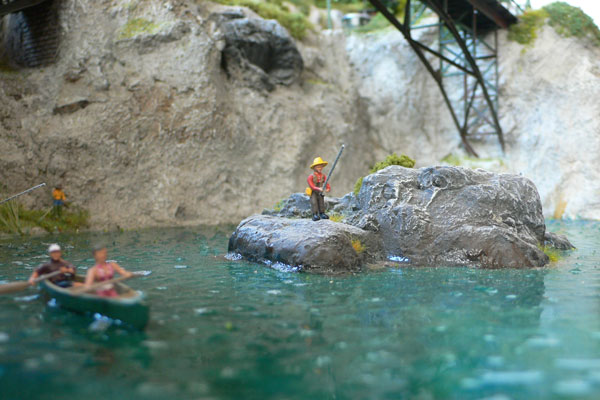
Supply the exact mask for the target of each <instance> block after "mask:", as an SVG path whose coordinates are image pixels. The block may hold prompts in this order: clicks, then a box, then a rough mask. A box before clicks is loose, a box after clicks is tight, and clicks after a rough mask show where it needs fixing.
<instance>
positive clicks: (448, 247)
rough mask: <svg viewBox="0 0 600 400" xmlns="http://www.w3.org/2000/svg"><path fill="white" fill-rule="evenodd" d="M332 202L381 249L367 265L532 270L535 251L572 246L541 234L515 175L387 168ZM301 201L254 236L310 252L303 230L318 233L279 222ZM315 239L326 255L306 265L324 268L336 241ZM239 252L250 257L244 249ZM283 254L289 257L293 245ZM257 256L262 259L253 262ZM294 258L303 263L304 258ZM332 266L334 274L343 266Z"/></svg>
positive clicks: (537, 261)
mask: <svg viewBox="0 0 600 400" xmlns="http://www.w3.org/2000/svg"><path fill="white" fill-rule="evenodd" d="M332 200H333V202H334V203H335V206H333V207H332V208H333V209H334V210H336V211H337V212H339V213H341V214H342V215H343V216H344V222H346V223H347V224H349V225H353V226H354V229H358V232H361V235H362V236H361V237H362V238H369V240H370V241H372V242H378V243H381V246H377V248H378V249H380V251H379V252H378V253H373V252H371V254H370V258H369V259H388V260H401V261H402V262H407V263H410V264H412V265H421V266H469V267H483V268H532V267H542V266H544V265H546V264H547V263H548V261H549V260H548V257H547V256H546V255H545V254H544V252H543V250H542V245H549V246H553V247H556V248H558V249H560V250H568V249H571V248H573V246H572V245H571V244H570V243H569V241H568V240H567V238H565V237H563V236H560V235H556V234H554V233H550V232H546V225H545V222H544V217H543V213H542V205H541V201H540V196H539V194H538V192H537V189H536V187H535V185H534V184H533V183H532V182H531V181H530V180H529V179H527V178H524V177H522V176H519V175H512V174H496V173H492V172H488V171H485V170H482V169H478V170H472V169H468V168H462V167H430V168H421V169H409V168H403V167H399V166H391V167H388V168H385V169H383V170H381V171H379V172H377V173H375V174H372V175H369V176H367V177H365V179H364V180H363V185H362V187H361V189H360V192H359V194H358V196H354V195H353V194H348V195H346V196H345V197H343V198H341V199H332ZM306 202H307V199H306V198H304V197H303V195H302V194H299V193H296V194H294V195H292V196H291V197H290V198H289V199H287V200H285V201H283V202H282V204H281V208H280V209H279V210H278V211H277V213H276V215H279V216H280V217H278V218H275V217H270V219H266V220H261V221H260V222H261V225H260V231H261V232H262V231H266V232H269V237H278V235H279V234H280V230H281V229H282V227H284V230H285V237H286V238H287V237H293V238H294V241H295V243H301V242H303V241H304V240H306V241H310V243H311V247H318V244H317V243H315V240H316V239H315V238H313V237H311V234H312V229H311V227H312V228H313V229H318V227H320V225H319V224H314V223H313V222H311V221H309V220H302V221H299V222H294V223H287V222H284V221H292V220H289V219H286V218H283V217H297V216H298V215H303V214H304V213H305V210H306V207H307V204H306ZM294 221H298V220H294ZM245 224H246V222H243V223H242V224H241V225H240V227H243V229H244V230H252V229H254V228H255V226H254V225H252V224H251V225H249V226H245ZM265 224H267V225H265ZM268 224H272V225H270V226H268ZM282 224H283V225H282ZM296 227H301V229H296ZM239 230H240V228H238V231H239ZM238 231H236V234H234V238H235V237H236V235H239V233H238ZM258 235H259V236H261V234H258ZM245 237H248V238H250V237H252V236H251V235H249V234H247V235H246V236H245ZM316 238H318V240H323V242H324V243H326V245H325V247H324V249H325V250H326V251H325V252H324V253H315V255H314V257H315V258H317V259H319V257H323V258H322V259H321V260H320V261H313V262H315V263H318V264H319V265H328V263H329V262H330V260H329V259H328V258H327V257H331V256H326V254H325V253H326V252H328V251H332V252H334V253H335V252H336V251H335V250H332V246H333V247H335V246H336V245H337V244H336V243H335V241H336V240H337V236H335V235H333V236H323V235H321V236H319V235H317V236H316ZM232 240H233V239H232ZM361 240H364V239H361ZM235 243H236V244H235V246H233V247H234V248H235V249H236V250H235V251H238V252H239V253H241V254H242V255H244V256H246V254H250V257H249V258H251V259H255V260H256V259H261V258H262V259H269V260H271V261H278V258H277V257H275V258H274V257H271V256H270V253H269V252H264V253H261V251H262V250H256V249H255V248H254V246H256V245H255V244H253V243H252V242H251V241H241V242H240V241H237V242H235ZM245 247H250V248H251V251H250V252H247V251H244V248H245ZM261 249H262V248H261ZM286 249H287V251H292V252H293V251H294V250H295V249H296V247H290V246H288V247H286ZM257 253H259V254H262V256H261V257H256V256H255V254H257ZM340 254H344V253H340ZM297 257H299V259H303V257H304V255H302V254H300V255H297ZM286 259H287V260H291V263H292V264H293V263H294V261H295V260H297V259H294V257H293V256H286ZM355 261H356V260H353V261H352V262H353V263H354V262H355ZM363 261H364V260H363ZM335 265H337V266H338V268H341V267H343V265H344V264H340V263H336V264H335ZM353 265H354V264H353Z"/></svg>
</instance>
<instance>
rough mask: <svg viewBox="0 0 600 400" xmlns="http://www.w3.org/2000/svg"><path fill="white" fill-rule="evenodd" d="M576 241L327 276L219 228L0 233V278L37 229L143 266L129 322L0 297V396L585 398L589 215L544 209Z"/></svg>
mask: <svg viewBox="0 0 600 400" xmlns="http://www.w3.org/2000/svg"><path fill="white" fill-rule="evenodd" d="M550 228H551V230H553V231H558V232H561V233H566V234H568V235H569V237H570V239H571V240H572V241H573V242H574V244H575V245H576V246H577V247H578V250H577V251H576V252H573V253H571V254H570V255H568V256H567V257H566V258H564V259H562V260H561V261H559V262H557V263H556V264H554V265H553V266H552V267H550V268H547V269H543V270H522V271H517V270H509V271H486V270H470V269H463V268H423V269H413V268H402V269H386V270H380V271H371V272H366V273H364V274H361V275H357V276H345V277H326V276H312V275H307V274H301V273H295V272H286V271H282V270H275V269H270V268H267V267H264V266H261V265H258V264H252V263H247V262H234V261H228V260H226V259H224V258H223V257H222V255H223V254H224V253H225V251H226V247H227V236H228V234H229V233H230V231H231V228H221V229H205V228H197V229H189V228H188V229H161V230H146V231H140V232H126V233H117V234H103V235H99V234H85V235H79V236H69V235H61V236H54V237H52V236H51V237H42V238H30V239H19V240H11V241H9V240H7V239H3V240H0V280H15V279H25V278H26V277H27V276H28V275H29V273H30V272H31V269H32V268H33V267H34V266H35V265H36V264H38V263H39V262H40V261H42V260H43V259H44V257H43V253H44V249H45V247H46V246H47V244H48V243H50V242H53V241H58V242H60V243H61V244H63V245H64V246H65V247H67V256H68V257H67V259H69V260H71V261H72V262H74V263H76V264H77V265H78V266H81V267H87V266H90V265H91V263H92V260H91V259H90V257H89V253H88V250H87V249H88V248H89V247H90V245H91V243H93V242H95V241H97V240H98V239H102V240H104V241H105V242H108V243H109V247H110V249H111V254H110V256H111V258H114V259H116V260H117V261H118V262H119V263H120V264H121V265H122V266H125V267H127V268H129V269H130V270H134V271H135V270H149V271H152V274H150V275H148V276H146V277H143V278H137V279H136V280H132V281H130V283H131V286H132V287H134V288H136V289H140V290H143V291H144V292H145V293H146V294H147V298H148V302H149V304H150V306H151V322H150V325H149V326H148V328H147V330H146V331H145V332H144V333H140V332H131V331H127V330H124V329H122V328H118V327H115V326H106V325H107V324H106V323H104V322H103V321H97V322H93V321H92V319H91V318H86V317H83V316H79V315H75V314H72V313H70V312H66V311H63V310H61V309H58V308H56V307H53V306H51V305H47V304H46V302H45V301H44V300H42V298H41V297H40V296H39V292H38V291H36V290H34V289H30V290H28V291H26V292H23V293H20V294H17V295H11V296H3V297H0V399H2V400H9V399H19V400H20V399H60V398H69V399H83V398H88V399H107V398H113V399H307V398H312V399H482V398H494V399H496V400H500V399H525V398H527V399H536V398H540V399H541V398H544V399H546V398H548V399H563V398H578V399H579V398H583V399H587V398H589V399H597V398H600V269H599V266H600V254H598V253H597V250H596V249H597V248H598V245H599V244H600V224H598V223H591V222H571V223H555V222H552V223H550Z"/></svg>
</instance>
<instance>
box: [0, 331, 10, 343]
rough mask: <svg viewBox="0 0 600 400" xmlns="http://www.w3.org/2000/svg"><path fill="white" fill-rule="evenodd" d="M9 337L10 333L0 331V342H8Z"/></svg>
mask: <svg viewBox="0 0 600 400" xmlns="http://www.w3.org/2000/svg"><path fill="white" fill-rule="evenodd" d="M9 339H10V336H8V333H6V332H0V343H7V342H8V340H9Z"/></svg>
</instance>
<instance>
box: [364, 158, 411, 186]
mask: <svg viewBox="0 0 600 400" xmlns="http://www.w3.org/2000/svg"><path fill="white" fill-rule="evenodd" d="M390 165H399V166H401V167H405V168H414V166H415V160H413V159H412V158H410V157H409V156H406V155H404V154H402V155H401V156H398V155H397V154H396V153H393V154H390V155H389V156H387V157H386V158H385V160H383V161H379V162H378V163H375V165H373V167H371V170H370V171H369V174H374V173H375V172H377V171H379V170H382V169H384V168H387V167H389V166H390ZM363 179H364V177H363V178H359V179H358V180H357V181H356V184H355V185H354V194H355V195H356V196H358V192H360V188H361V187H362V183H363Z"/></svg>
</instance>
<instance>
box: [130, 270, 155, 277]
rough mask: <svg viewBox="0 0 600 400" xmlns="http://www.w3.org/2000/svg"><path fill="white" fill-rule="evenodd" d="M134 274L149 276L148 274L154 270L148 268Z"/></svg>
mask: <svg viewBox="0 0 600 400" xmlns="http://www.w3.org/2000/svg"><path fill="white" fill-rule="evenodd" d="M134 274H135V275H139V276H148V275H150V274H152V271H147V270H142V271H135V272H134Z"/></svg>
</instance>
